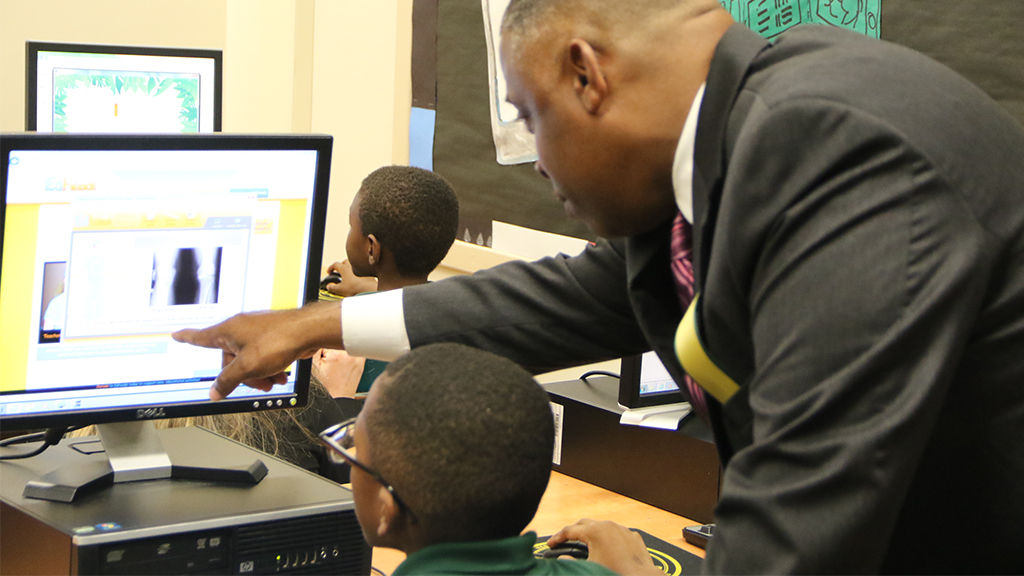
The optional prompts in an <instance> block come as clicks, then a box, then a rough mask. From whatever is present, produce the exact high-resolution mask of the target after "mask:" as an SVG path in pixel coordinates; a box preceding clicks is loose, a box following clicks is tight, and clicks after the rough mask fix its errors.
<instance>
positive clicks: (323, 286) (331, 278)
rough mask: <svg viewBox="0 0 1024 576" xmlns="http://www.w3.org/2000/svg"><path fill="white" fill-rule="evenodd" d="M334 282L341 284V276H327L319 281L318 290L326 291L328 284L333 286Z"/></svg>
mask: <svg viewBox="0 0 1024 576" xmlns="http://www.w3.org/2000/svg"><path fill="white" fill-rule="evenodd" d="M336 282H341V276H338V275H337V274H328V275H327V276H324V279H323V280H321V281H320V289H321V290H327V285H328V284H334V283H336Z"/></svg>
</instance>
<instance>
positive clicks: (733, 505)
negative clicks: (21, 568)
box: [404, 25, 1024, 573]
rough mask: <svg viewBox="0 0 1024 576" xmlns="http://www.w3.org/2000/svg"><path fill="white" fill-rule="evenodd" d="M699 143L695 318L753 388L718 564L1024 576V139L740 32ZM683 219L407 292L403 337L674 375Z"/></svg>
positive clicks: (1001, 122) (946, 82) (727, 453)
mask: <svg viewBox="0 0 1024 576" xmlns="http://www.w3.org/2000/svg"><path fill="white" fill-rule="evenodd" d="M696 146H697V148H696V156H695V174H694V220H695V222H694V269H695V274H696V278H697V284H698V288H699V290H700V292H701V294H702V296H701V307H700V309H699V310H698V320H697V321H698V326H699V329H700V332H701V335H702V338H703V342H704V344H705V346H706V350H707V353H708V355H709V356H710V357H711V359H712V360H714V361H715V363H716V364H717V365H718V366H719V367H720V368H722V369H723V371H725V372H726V373H727V374H728V375H729V376H730V377H731V378H732V379H733V380H734V381H736V382H737V383H739V384H740V390H739V392H737V393H736V394H735V395H734V396H733V397H732V398H730V399H729V400H728V401H727V402H726V403H725V404H724V405H721V404H719V403H717V402H715V401H711V402H710V406H709V408H710V410H711V418H712V424H713V428H714V431H715V438H716V444H717V446H718V449H719V453H720V455H721V459H722V462H723V464H724V466H725V469H724V476H723V485H722V492H721V498H720V502H719V505H718V507H717V508H716V513H715V520H716V523H717V524H718V526H717V529H716V534H715V537H714V539H713V540H712V543H711V546H710V547H709V549H708V556H707V561H706V564H705V567H706V569H707V570H709V571H711V572H758V573H785V572H812V573H826V572H853V573H871V572H898V573H912V572H931V573H935V572H942V573H954V572H973V573H982V572H985V573H992V572H1017V573H1020V572H1024V554H1022V553H1021V552H1020V550H1019V545H1020V544H1021V543H1024V130H1022V129H1021V127H1020V126H1019V125H1018V124H1016V122H1015V121H1014V120H1013V119H1012V118H1011V117H1010V116H1009V114H1007V113H1006V112H1005V111H1003V110H1002V109H1000V108H999V107H998V106H997V105H996V104H995V103H994V102H992V101H991V99H989V98H988V97H987V96H986V95H985V94H983V93H982V92H981V91H980V90H979V89H977V88H976V87H974V86H973V85H971V84H969V83H968V82H967V81H965V80H963V79H962V78H961V77H959V76H957V75H956V74H954V73H953V72H951V71H950V70H948V69H947V68H945V67H943V66H941V65H939V64H938V63H936V62H934V61H932V60H930V59H928V58H926V57H924V56H922V55H919V54H917V53H914V52H912V51H910V50H906V49H903V48H900V47H897V46H895V45H891V44H888V43H885V42H880V41H876V40H871V39H867V38H864V37H862V36H859V35H857V34H854V33H848V32H844V31H841V30H836V29H833V28H827V27H820V26H813V27H798V28H795V29H792V30H791V31H789V32H787V33H785V34H783V35H782V37H781V38H780V39H778V40H777V42H775V43H774V44H769V43H767V42H766V41H764V40H762V39H761V38H760V37H758V36H757V35H755V34H754V33H752V32H750V31H749V30H747V29H745V28H743V27H742V26H738V25H737V26H735V27H733V28H732V29H730V30H729V32H728V33H727V34H726V35H725V37H724V38H723V39H722V41H721V42H720V44H719V46H718V49H717V51H716V54H715V56H714V58H713V61H712V64H711V70H710V72H709V76H708V80H707V88H706V91H705V95H704V100H703V104H702V106H701V110H700V115H699V119H698V129H697V143H696ZM672 216H673V215H671V214H666V221H665V223H664V224H663V225H661V226H659V227H658V228H656V229H654V230H652V231H650V232H648V233H645V234H643V235H639V236H636V237H631V238H628V239H626V240H624V241H621V240H618V241H612V242H602V243H599V244H598V246H596V247H593V248H591V249H588V250H586V251H584V253H583V254H581V255H579V256H576V257H572V258H569V257H560V258H549V259H545V260H541V261H538V262H535V263H511V264H508V265H504V266H500V267H497V268H494V269H491V270H488V271H484V272H481V273H477V274H475V275H473V276H472V277H467V278H460V279H452V280H446V281H443V282H438V283H435V285H433V286H430V287H417V288H411V289H407V290H406V291H405V295H404V303H405V314H406V323H407V328H408V330H409V335H410V341H411V343H412V344H413V346H417V345H421V344H425V343H428V342H434V341H441V340H446V341H459V342H464V343H467V344H471V345H474V346H478V347H482V348H486V349H490V350H492V351H495V352H497V353H499V354H503V355H506V356H508V357H510V358H512V359H514V360H516V361H518V362H519V363H521V364H523V365H524V366H527V367H528V368H530V369H532V370H534V371H535V372H541V371H545V370H551V369H555V368H561V367H565V366H571V365H576V364H580V363H585V362H592V361H595V360H601V359H609V358H615V357H620V356H624V355H627V354H633V353H637V352H641V351H644V350H647V349H649V348H653V349H654V350H656V351H657V352H658V353H659V356H660V357H661V358H662V360H663V361H664V363H665V364H666V367H667V368H668V370H669V371H670V373H672V374H673V376H674V377H676V379H677V381H678V380H679V378H680V377H681V375H682V373H683V372H682V367H681V366H680V365H679V362H678V360H677V359H676V357H675V353H674V350H673V349H672V340H673V336H674V333H675V330H676V327H677V324H678V322H679V320H680V318H681V315H682V311H681V310H680V308H679V304H678V300H677V297H676V293H675V287H674V285H673V283H672V277H671V271H670V269H669V265H668V259H669V234H670V227H671V219H672ZM680 489H685V488H682V487H681V488H680Z"/></svg>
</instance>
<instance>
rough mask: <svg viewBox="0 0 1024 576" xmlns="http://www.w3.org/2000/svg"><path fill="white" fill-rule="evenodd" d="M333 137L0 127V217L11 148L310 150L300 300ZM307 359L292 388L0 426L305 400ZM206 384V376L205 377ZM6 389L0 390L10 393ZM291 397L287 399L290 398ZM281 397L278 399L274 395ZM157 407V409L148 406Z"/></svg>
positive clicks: (316, 237) (315, 266) (322, 210)
mask: <svg viewBox="0 0 1024 576" xmlns="http://www.w3.org/2000/svg"><path fill="white" fill-rule="evenodd" d="M332 143H333V137H332V136H330V135H325V134H225V133H217V134H210V133H206V134H185V135H178V134H132V135H124V134H67V133H51V132H46V133H4V134H0V163H2V182H0V186H2V192H3V193H2V194H0V196H2V199H0V222H6V215H7V173H8V166H9V162H10V153H11V152H12V151H15V150H19V151H20V150H315V151H316V152H317V170H316V179H315V190H314V192H313V198H312V202H313V205H312V213H311V221H310V240H309V243H308V246H307V248H308V251H307V255H306V256H307V269H306V286H305V292H304V294H303V301H304V302H306V303H310V302H316V301H317V300H318V297H319V290H320V286H319V279H320V268H321V260H322V258H323V243H324V231H325V229H324V227H325V223H326V217H327V196H328V186H329V182H330V167H331V152H332ZM3 236H4V235H3V234H0V278H2V276H3V257H2V255H3V248H4V238H3ZM311 364H312V361H311V360H310V359H305V360H299V361H298V368H297V373H296V382H295V391H294V392H293V393H288V394H281V393H277V394H274V393H267V394H265V395H260V396H256V397H253V396H247V397H245V398H237V399H233V398H231V397H230V396H229V397H228V398H227V399H225V400H220V401H216V402H214V401H210V400H203V401H198V402H187V403H181V404H169V405H161V406H156V405H150V406H134V407H123V408H109V409H101V410H92V411H87V412H76V413H50V414H32V415H11V414H2V415H0V428H3V430H4V431H5V432H7V431H9V430H33V429H42V428H53V427H61V426H69V427H70V426H83V425H89V424H105V423H109V422H127V421H139V420H160V419H166V418H183V417H190V416H205V415H212V414H228V413H236V412H255V411H262V410H272V409H281V408H293V407H302V406H305V405H306V403H307V402H308V398H309V385H310V370H311ZM211 384H212V382H211ZM11 393H12V392H6V393H3V394H5V395H6V394H11ZM293 398H294V399H295V400H296V403H295V404H294V405H292V404H291V403H290V401H291V399H293ZM279 399H280V400H282V402H281V405H280V406H279V405H278V404H277V400H279ZM153 408H159V410H152V409H153Z"/></svg>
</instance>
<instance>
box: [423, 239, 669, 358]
mask: <svg viewBox="0 0 1024 576" xmlns="http://www.w3.org/2000/svg"><path fill="white" fill-rule="evenodd" d="M403 305H404V308H405V322H406V328H407V330H408V333H409V342H410V344H411V345H412V347H414V348H415V347H416V346H422V345H424V344H429V343H433V342H458V343H462V344H467V345H470V346H474V347H477V348H482V349H485V350H489V351H491V352H495V353H497V354H500V355H502V356H505V357H507V358H510V359H512V360H514V361H515V362H517V363H519V364H520V365H522V366H524V367H526V368H527V369H528V370H530V371H532V372H533V373H535V374H536V373H541V372H546V371H550V370H555V369H560V368H566V367H570V366H578V365H581V364H587V363H591V362H597V361H602V360H610V359H614V358H618V357H621V356H624V355H628V354H635V353H638V352H642V351H645V350H649V349H650V347H649V345H648V344H647V343H646V340H645V339H644V337H643V334H642V332H641V331H640V328H639V326H638V325H637V321H636V318H635V316H634V315H633V311H632V308H631V307H630V304H629V300H628V297H627V294H626V268H625V259H624V256H623V246H622V245H621V244H620V243H618V242H606V241H601V242H599V243H598V245H597V246H589V247H588V248H587V249H585V250H584V251H583V252H582V253H581V254H580V255H578V256H574V257H566V256H563V255H560V256H558V257H553V258H544V259H542V260H538V261H536V262H509V263H507V264H502V265H499V266H495V267H494V268H491V269H488V270H483V271H480V272H477V273H475V274H472V275H470V276H464V277H456V278H448V279H445V280H442V281H439V282H434V283H432V284H428V285H424V286H416V287H411V288H406V289H405V290H404V294H403Z"/></svg>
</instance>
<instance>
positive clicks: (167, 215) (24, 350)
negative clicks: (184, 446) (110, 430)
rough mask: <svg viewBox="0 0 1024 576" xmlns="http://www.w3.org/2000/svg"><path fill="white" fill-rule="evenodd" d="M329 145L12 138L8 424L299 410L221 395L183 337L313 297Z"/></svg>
mask: <svg viewBox="0 0 1024 576" xmlns="http://www.w3.org/2000/svg"><path fill="white" fill-rule="evenodd" d="M331 142H332V140H331V137H330V136H320V135H305V136H300V135H295V136H271V135H264V136H259V135H227V134H209V135H192V136H180V135H178V136H175V135H136V136H126V135H83V134H5V135H3V137H2V138H0V148H2V154H3V159H2V161H3V238H2V244H0V249H2V260H0V421H2V423H3V428H4V429H5V430H10V429H30V428H49V427H55V426H70V425H78V424H94V423H104V422H119V421H128V420H137V419H151V418H170V417H182V416H194V415H201V414H214V413H225V412H239V411H251V410H265V409H273V408H287V407H290V406H297V405H303V404H304V403H305V401H306V393H307V390H308V382H309V361H301V362H298V363H296V364H294V365H293V366H292V367H291V369H290V371H289V373H290V374H289V378H288V382H287V383H286V384H284V385H278V386H275V387H274V389H273V391H272V392H270V393H269V394H266V393H263V392H258V391H256V390H253V389H250V388H246V387H239V389H238V390H236V391H235V393H234V394H232V396H231V398H230V399H228V400H224V401H221V402H212V401H210V400H209V387H210V385H211V384H212V381H213V380H214V378H215V377H216V376H217V374H218V373H219V372H220V368H221V352H220V351H219V350H209V349H203V348H197V347H195V346H190V345H187V344H180V343H177V342H175V341H174V340H172V339H171V337H170V334H171V332H173V331H175V330H178V329H181V328H186V327H198V328H201V327H205V326H208V325H210V324H213V323H216V322H219V321H221V320H224V319H226V318H228V317H229V316H232V315H234V314H237V313H239V312H245V311H250V310H265V309H285V308H296V307H299V306H301V305H303V304H304V303H305V302H309V301H314V300H316V298H317V292H318V288H319V286H318V280H319V274H320V257H321V254H322V247H323V232H324V221H325V214H326V207H327V184H328V178H329V170H330V156H331Z"/></svg>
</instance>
